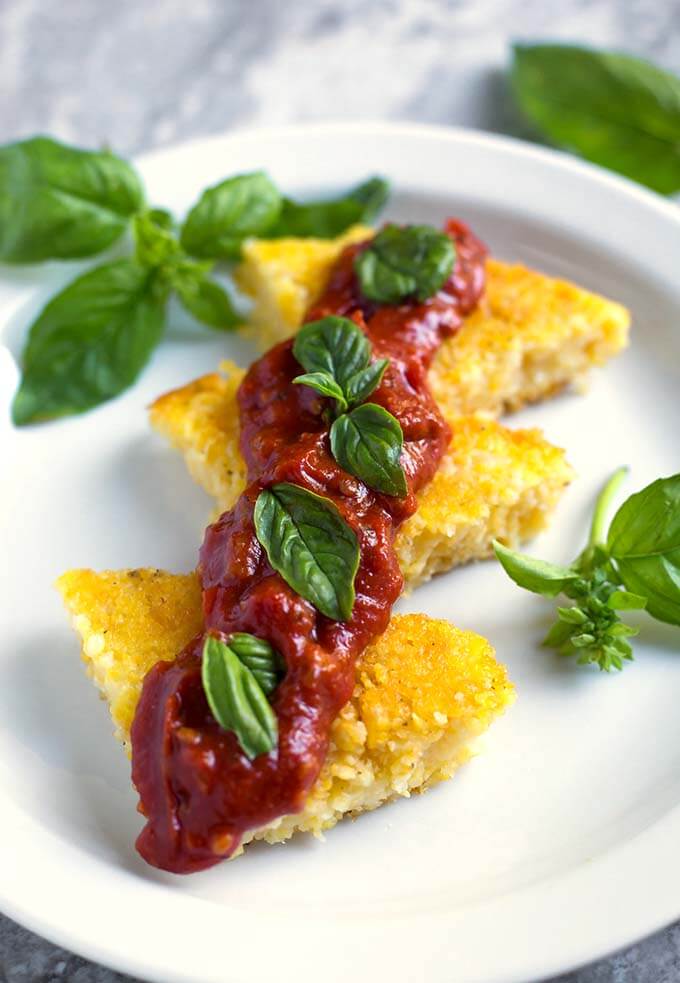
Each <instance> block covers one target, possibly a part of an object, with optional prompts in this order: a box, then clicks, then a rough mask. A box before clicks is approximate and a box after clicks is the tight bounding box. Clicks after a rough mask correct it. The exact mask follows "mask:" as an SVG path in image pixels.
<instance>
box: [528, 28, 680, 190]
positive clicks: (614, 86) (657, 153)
mask: <svg viewBox="0 0 680 983" xmlns="http://www.w3.org/2000/svg"><path fill="white" fill-rule="evenodd" d="M513 55H514V57H513V63H512V67H511V74H510V81H511V84H512V88H513V91H514V94H515V97H516V99H517V102H518V103H519V106H520V108H521V109H522V110H523V111H524V113H525V114H526V115H527V117H528V118H529V119H530V120H531V122H532V123H533V124H534V126H535V127H536V129H537V130H538V131H539V133H540V134H541V135H542V136H544V137H547V138H548V139H549V140H550V141H551V142H552V143H554V144H556V145H557V146H559V147H564V148H565V149H567V150H571V151H575V152H576V153H578V154H580V155H581V156H582V157H585V158H586V159H587V160H591V161H593V162H594V163H595V164H601V165H602V166H603V167H608V168H610V169H611V170H613V171H618V172H619V173H621V174H625V175H626V177H629V178H632V179H633V180H634V181H640V182H641V183H642V184H646V185H647V186H648V187H650V188H653V189H654V191H660V192H661V193H662V194H667V195H668V194H673V193H675V192H676V191H680V140H679V139H678V134H680V78H678V77H677V75H673V74H672V73H671V72H665V71H663V69H661V68H657V67H656V66H655V65H652V64H650V63H649V62H647V61H643V60H642V59H641V58H635V57H633V56H632V55H624V54H621V53H619V52H613V51H595V50H593V49H589V48H581V47H577V46H576V45H567V44H516V45H514V49H513Z"/></svg>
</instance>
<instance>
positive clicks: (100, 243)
mask: <svg viewBox="0 0 680 983" xmlns="http://www.w3.org/2000/svg"><path fill="white" fill-rule="evenodd" d="M143 202H144V192H143V190H142V185H141V182H140V180H139V178H138V176H137V174H136V172H135V170H134V169H133V168H132V167H131V166H130V165H129V164H127V163H126V162H125V161H124V160H121V159H120V157H116V156H115V155H114V154H112V153H109V152H108V151H99V152H96V151H88V150H77V149H76V148H74V147H67V146H65V145H64V144H63V143H58V142H57V141H56V140H52V139H50V138H49V137H34V138H33V139H31V140H22V141H20V142H19V143H10V144H6V145H5V146H4V147H0V261H2V262H5V263H38V262H40V261H42V260H46V259H75V258H78V257H82V256H93V255H94V254H95V253H99V252H101V251H102V250H103V249H106V248H107V246H110V245H111V244H112V243H113V242H115V241H116V239H118V237H119V236H120V235H121V234H122V233H123V232H124V230H125V228H126V226H127V223H128V220H129V218H130V217H131V216H132V215H133V214H134V213H135V212H136V211H138V209H140V208H141V207H142V205H143Z"/></svg>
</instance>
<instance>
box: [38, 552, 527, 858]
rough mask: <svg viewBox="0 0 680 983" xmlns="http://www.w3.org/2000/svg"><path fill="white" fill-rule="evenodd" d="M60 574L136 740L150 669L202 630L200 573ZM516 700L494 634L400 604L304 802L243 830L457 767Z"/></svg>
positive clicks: (295, 823) (122, 720)
mask: <svg viewBox="0 0 680 983" xmlns="http://www.w3.org/2000/svg"><path fill="white" fill-rule="evenodd" d="M57 586H58V588H59V591H60V592H61V594H62V597H63V598H64V602H65V604H66V606H67V608H68V610H69V611H70V613H71V616H72V619H73V625H74V628H75V629H76V631H77V632H78V634H79V635H80V637H81V639H82V643H83V648H82V654H83V659H84V661H85V663H86V665H87V669H88V672H89V673H90V675H91V676H92V677H93V679H94V682H95V683H96V685H97V686H98V687H99V689H100V691H101V693H102V695H103V696H104V698H105V699H106V700H107V701H108V704H109V708H110V711H111V716H112V718H113V722H114V725H115V729H116V736H117V737H118V738H119V739H120V740H122V741H124V742H128V740H129V732H130V725H131V723H132V719H133V716H134V712H135V707H136V705H137V700H138V698H139V693H140V690H141V686H142V682H143V679H144V676H145V675H146V673H147V672H148V670H149V669H150V668H151V667H152V666H153V665H155V663H156V662H157V661H158V660H159V659H174V657H175V656H176V655H177V653H178V652H179V651H180V650H181V649H182V647H183V646H184V645H185V644H186V643H187V642H188V641H189V640H190V639H191V638H192V637H193V636H194V635H195V634H196V633H197V632H198V631H200V628H201V625H202V615H201V593H200V585H199V582H198V578H197V576H196V575H195V574H188V575H185V576H180V575H176V574H170V573H164V572H163V571H160V570H123V571H118V572H104V573H95V572H94V571H92V570H72V571H70V572H69V573H66V574H64V575H63V576H62V577H61V578H60V579H59V581H58V583H57ZM513 700H514V689H513V686H512V684H511V683H510V681H509V680H508V677H507V673H506V670H505V668H504V666H502V665H501V664H500V663H499V662H497V661H496V659H495V658H494V653H493V649H492V647H491V645H490V644H489V642H487V641H486V640H485V639H483V638H481V637H480V636H479V635H476V634H474V633H473V632H470V631H461V630H459V629H457V628H454V627H453V626H452V625H451V624H449V623H448V622H446V621H440V620H436V619H433V618H427V617H425V616H424V615H417V614H414V615H395V616H394V617H393V618H392V621H391V623H390V626H389V627H388V629H387V631H386V632H385V633H384V635H382V636H381V637H380V638H379V639H378V640H377V642H375V643H374V644H373V645H372V646H370V648H368V649H367V650H366V651H365V652H364V653H363V655H362V656H361V657H360V659H359V661H358V663H357V682H356V686H355V689H354V693H353V695H352V698H351V700H350V701H349V703H347V704H346V706H345V707H344V709H343V710H342V712H341V713H340V715H339V717H338V718H337V719H336V720H335V723H334V724H333V727H332V730H331V743H330V748H329V752H328V755H327V757H326V761H325V764H324V766H323V768H322V771H321V773H320V775H319V777H318V779H317V781H316V783H315V785H314V786H313V788H312V791H311V793H310V795H309V797H308V799H307V802H306V804H305V808H304V811H303V812H301V813H298V814H296V815H288V816H284V817H282V818H281V819H279V820H277V821H276V822H274V823H271V824H270V825H268V826H266V827H263V828H261V829H258V830H256V831H252V832H251V833H250V834H248V836H247V837H246V838H245V841H244V842H248V840H251V839H264V840H267V841H268V842H270V843H275V842H279V841H281V840H285V839H288V838H289V837H290V836H292V835H293V833H295V832H298V831H306V832H311V833H315V834H317V835H319V834H320V833H321V832H322V831H323V830H325V829H329V828H330V827H331V826H334V825H335V824H336V823H337V822H338V820H340V819H341V818H342V817H343V816H344V815H347V814H349V815H357V814H359V813H361V812H365V811H367V810H369V809H375V808H377V807H378V806H380V805H382V804H383V803H384V802H388V801H389V800H391V799H395V798H397V797H399V796H408V795H410V794H411V792H416V791H424V790H425V789H426V788H428V787H429V786H431V785H434V784H435V783H436V782H439V781H441V780H442V779H445V778H450V777H451V775H453V773H454V772H455V771H456V769H457V768H458V767H459V766H460V765H461V764H463V763H464V762H465V761H467V760H468V759H469V758H470V756H471V755H472V754H473V753H474V750H475V739H476V738H477V737H478V735H480V734H481V733H482V732H483V731H485V730H486V728H487V727H488V726H489V724H490V723H491V722H492V721H493V719H494V718H495V717H497V716H498V715H499V714H500V713H502V712H503V710H504V709H505V708H506V707H507V706H509V705H510V704H511V703H512V702H513Z"/></svg>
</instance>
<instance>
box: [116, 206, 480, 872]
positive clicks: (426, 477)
mask: <svg viewBox="0 0 680 983" xmlns="http://www.w3.org/2000/svg"><path fill="white" fill-rule="evenodd" d="M446 231H447V233H448V234H449V235H450V236H451V238H452V239H453V241H454V242H455V245H456V263H455V267H454V271H453V273H452V275H451V277H450V278H449V280H448V281H447V282H446V283H445V284H444V286H443V287H442V289H441V290H440V291H439V292H438V293H437V294H435V295H434V296H433V297H431V298H430V299H429V300H427V301H425V302H424V303H404V304H401V305H398V306H397V305H389V306H388V305H378V304H374V303H370V302H367V301H366V300H365V299H364V298H363V297H362V296H361V294H360V292H359V287H358V284H357V281H356V277H355V275H354V271H353V264H354V258H355V256H356V254H357V251H358V250H359V249H361V248H365V245H364V246H351V247H348V248H347V249H346V250H345V251H344V252H343V254H342V255H341V257H340V259H339V261H338V263H337V265H336V267H335V269H334V271H333V273H332V275H331V278H330V282H329V284H328V287H327V289H326V291H325V293H324V295H323V296H322V297H321V298H320V300H319V301H318V302H317V303H316V304H315V305H314V306H313V308H312V309H311V310H310V311H309V312H308V315H307V320H309V321H311V320H316V319H317V318H320V317H324V316H325V315H328V314H336V315H343V316H346V317H350V318H352V319H353V320H354V321H355V322H356V324H358V325H359V326H360V327H361V328H362V329H363V330H364V331H365V332H366V334H367V336H368V338H369V339H370V342H371V344H372V347H373V355H374V357H375V358H383V357H387V358H389V359H390V365H389V367H388V369H387V371H386V373H385V376H384V378H383V381H382V383H381V385H380V387H379V388H378V389H377V390H376V391H375V392H374V393H373V395H372V396H371V397H370V398H371V400H372V401H374V402H376V403H379V404H380V405H382V406H384V407H385V408H386V409H387V410H389V411H390V412H391V413H392V414H394V416H395V417H396V418H397V419H398V420H399V422H400V424H401V426H402V430H403V432H404V451H403V455H402V464H403V467H404V470H405V472H406V475H407V483H408V489H409V491H408V495H407V497H406V498H404V499H397V498H392V497H389V496H385V495H381V494H378V493H375V492H372V491H371V490H370V489H368V488H367V487H366V486H365V485H364V484H363V483H362V482H360V481H359V480H357V479H355V478H353V477H352V476H350V475H348V474H347V473H346V472H344V471H343V470H342V469H341V468H340V467H339V466H338V465H337V464H336V462H335V460H334V459H333V457H332V456H331V453H330V449H329V440H328V424H327V423H326V422H325V421H324V418H323V414H322V412H321V411H322V409H323V406H324V405H325V403H324V400H322V398H321V397H320V396H318V395H317V394H316V393H315V392H314V391H313V390H311V389H309V388H307V387H305V386H295V385H293V384H292V380H293V378H294V377H295V376H296V375H298V374H299V373H300V372H301V371H302V370H301V367H300V365H299V364H298V363H297V362H296V360H295V358H294V357H293V354H292V341H291V340H288V341H285V342H282V343H281V344H279V345H276V346H275V347H274V348H272V349H271V350H270V351H269V352H268V353H267V354H266V355H264V356H263V357H262V358H260V359H259V360H258V361H257V362H255V363H254V365H253V366H252V367H251V369H250V371H249V372H248V373H247V375H246V377H245V378H244V380H243V382H242V384H241V387H240V389H239V393H238V402H239V409H240V420H241V451H242V453H243V456H244V458H245V460H246V462H247V466H248V480H249V482H250V483H249V485H248V487H247V489H246V490H245V491H244V493H243V494H242V495H241V497H240V499H239V500H238V502H237V503H236V505H235V507H234V508H233V509H231V510H230V511H228V512H225V513H224V514H223V515H222V516H220V518H219V519H218V520H217V522H215V523H214V524H213V525H211V526H209V527H208V529H207V530H206V534H205V539H204V542H203V546H202V548H201V552H200V564H199V571H200V576H201V582H202V588H203V610H204V623H205V631H206V632H208V631H209V632H212V633H224V634H225V635H228V634H229V633H231V632H234V631H245V632H251V633H252V634H254V635H257V636H259V637H261V638H265V639H267V640H268V641H269V642H270V643H271V644H272V645H273V646H274V647H275V648H276V649H278V651H279V652H280V653H281V655H282V656H283V658H284V660H285V663H286V674H285V677H284V678H283V680H282V682H281V683H280V684H279V686H278V688H277V689H276V691H275V692H274V694H273V696H272V706H273V709H274V711H275V713H276V716H277V719H278V727H279V744H278V747H277V748H275V749H274V750H272V751H271V752H270V753H269V754H264V755H260V756H259V757H258V758H255V760H253V761H250V760H249V759H248V758H247V756H246V755H245V754H244V753H243V751H242V750H241V748H240V746H239V744H238V741H237V740H236V737H235V736H234V735H233V734H232V733H229V732H226V731H224V730H223V729H222V728H221V727H220V726H219V725H218V724H217V722H216V721H215V719H214V718H213V716H212V714H211V712H210V710H209V707H208V704H207V701H206V698H205V695H204V692H203V688H202V684H201V650H202V645H203V639H204V634H201V635H199V636H198V637H197V638H195V639H194V640H193V641H192V642H190V643H189V645H188V646H187V647H186V648H185V649H184V651H183V652H182V653H181V654H180V655H179V656H178V657H177V659H176V660H175V661H172V662H159V663H158V664H157V665H156V666H154V667H153V668H152V669H151V670H150V672H149V673H148V674H147V676H146V678H145V680H144V684H143V688H142V693H141V697H140V700H139V704H138V707H137V711H136V714H135V718H134V721H133V725H132V733H131V736H132V778H133V781H134V784H135V786H136V788H137V791H138V793H139V797H140V806H139V808H140V812H142V814H143V815H144V816H145V817H146V819H147V821H146V825H145V827H144V829H143V830H142V832H141V834H140V835H139V838H138V840H137V849H138V850H139V852H140V854H141V855H142V857H144V859H145V860H147V861H148V862H149V863H150V864H153V865H154V866H156V867H160V868H162V869H164V870H169V871H173V872H175V873H189V872H192V871H197V870H203V869H205V868H207V867H211V866H212V865H213V864H216V863H218V862H219V861H221V860H224V859H225V858H227V857H229V856H231V855H232V854H233V853H234V852H235V851H236V850H237V849H238V847H239V845H240V843H241V839H242V836H243V834H244V833H245V832H246V831H248V830H252V829H256V828H257V827H260V826H263V825H265V824H267V823H270V822H271V821H272V820H274V819H276V818H278V817H279V816H282V815H285V814H288V813H295V812H299V811H300V810H301V809H302V808H303V807H304V802H305V798H306V796H307V795H308V793H309V790H310V788H311V786H312V785H313V784H314V782H315V780H316V778H317V776H318V774H319V771H320V770H321V767H322V765H323V762H324V758H325V755H326V751H327V747H328V740H329V732H330V728H331V724H332V723H333V720H334V719H335V717H336V716H337V714H338V713H339V712H340V710H341V709H342V707H343V705H344V704H345V703H346V702H347V700H348V699H349V697H350V696H351V693H352V689H353V686H354V676H355V669H354V667H355V662H356V659H357V657H358V655H359V654H360V653H361V652H362V651H363V650H364V649H365V648H366V647H367V646H368V645H369V644H370V643H371V641H372V640H373V639H374V638H376V637H377V636H378V635H380V634H381V633H382V632H383V631H384V630H385V628H386V627H387V624H388V621H389V617H390V612H391V608H392V605H393V604H394V602H395V601H396V600H397V598H398V597H399V594H400V593H401V590H402V586H403V578H402V575H401V572H400V570H399V565H398V563H397V558H396V555H395V551H394V546H393V542H394V535H395V531H396V529H397V528H398V527H399V525H400V524H401V523H402V522H404V520H405V519H407V518H408V517H409V516H410V515H412V514H413V512H414V511H415V509H416V495H417V493H418V492H419V491H420V490H421V489H422V488H423V487H424V486H425V485H426V484H427V483H428V482H429V481H430V480H431V479H432V477H433V475H434V473H435V471H436V470H437V467H438V466H439V463H440V461H441V458H442V456H443V454H444V453H445V451H446V448H447V446H448V444H449V441H450V439H451V431H450V428H449V426H448V425H447V423H446V422H445V420H444V419H443V417H442V415H441V413H440V411H439V409H438V407H437V405H436V403H435V401H434V399H433V397H432V395H431V393H430V391H429V388H428V385H427V370H428V368H429V366H430V363H431V362H432V359H433V357H434V355H435V353H436V351H437V349H438V347H439V345H440V344H441V341H442V339H444V338H445V337H448V336H451V335H452V334H454V333H455V332H456V331H457V330H458V328H459V327H460V325H461V323H462V318H463V317H464V316H465V315H466V314H467V313H469V312H470V311H471V310H472V309H473V308H474V306H475V304H476V303H477V301H478V299H479V297H480V296H481V294H482V291H483V289H484V257H485V254H486V250H485V248H484V246H483V245H482V244H481V243H480V242H479V240H478V239H476V238H475V236H474V235H473V234H472V233H471V232H470V231H469V229H468V228H467V227H466V226H465V225H464V224H463V223H462V222H458V221H455V220H450V221H449V222H448V223H447V225H446ZM279 481H289V482H293V483H295V484H298V485H302V486H304V487H305V488H308V489H310V490H311V491H314V492H316V493H317V494H320V495H324V496H325V497H327V498H329V499H331V500H332V501H333V502H334V503H335V504H336V506H337V507H338V509H339V510H340V512H341V514H342V515H343V517H344V518H345V520H346V521H347V522H348V523H349V525H350V526H351V527H352V529H354V531H355V533H356V535H357V537H358V540H359V545H360V551H361V562H360V566H359V571H358V573H357V576H356V581H355V587H356V602H355V605H354V610H353V613H352V617H351V619H350V620H349V621H347V622H335V621H332V620H330V619H329V618H327V617H325V616H324V615H322V614H320V613H319V612H318V611H316V609H315V608H314V607H313V606H312V605H311V604H310V603H309V602H308V601H305V600H304V599H303V598H301V597H300V596H299V595H297V594H296V593H295V591H293V590H292V589H291V588H290V587H289V586H288V585H287V584H286V583H285V581H284V580H283V579H282V578H281V577H280V576H279V575H278V574H277V573H275V572H274V571H273V570H272V568H271V566H270V565H269V563H268V560H267V556H266V553H265V551H264V550H263V548H262V547H261V545H260V544H259V542H258V540H257V539H256V537H255V531H254V527H253V508H254V505H255V500H256V499H257V496H258V494H259V492H260V491H261V490H262V488H265V487H267V486H269V485H271V484H273V483H275V482H279Z"/></svg>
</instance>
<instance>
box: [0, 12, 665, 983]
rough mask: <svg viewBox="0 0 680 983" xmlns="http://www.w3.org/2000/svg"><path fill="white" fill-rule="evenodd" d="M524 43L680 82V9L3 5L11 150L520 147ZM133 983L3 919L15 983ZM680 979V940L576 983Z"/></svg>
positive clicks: (628, 956) (1, 124)
mask: <svg viewBox="0 0 680 983" xmlns="http://www.w3.org/2000/svg"><path fill="white" fill-rule="evenodd" d="M512 38H517V39H538V38H555V39H563V40H572V41H580V42H585V43H589V44H592V45H599V46H608V47H618V48H624V49H627V50H629V51H632V52H635V53H639V54H641V55H643V56H647V57H650V58H652V59H654V60H655V61H657V62H658V63H659V64H661V65H665V66H667V67H668V68H671V69H674V70H675V71H678V70H680V0H448V2H447V0H343V2H342V3H339V2H338V0H189V2H188V3H187V2H186V0H116V2H115V3H109V2H106V0H59V2H55V0H52V2H50V0H0V142H4V141H7V140H10V139H14V138H17V137H20V136H27V135H30V134H33V133H35V132H36V131H45V132H49V133H51V134H53V135H56V136H59V137H61V138H63V139H65V140H69V141H73V142H77V143H81V144H85V145H87V144H97V143H100V142H107V143H109V144H111V145H112V146H113V147H114V148H116V149H117V150H119V151H121V152H122V153H134V152H137V151H140V150H143V149H146V148H149V147H152V146H159V145H164V144H168V143H172V142H173V141H177V140H185V139H187V138H188V137H193V136H199V135H206V134H210V133H218V132H222V131H224V130H227V129H229V128H231V127H234V126H238V127H242V126H252V125H270V124H280V123H287V122H301V121H306V120H321V119H378V118H383V119H411V120H421V121H426V122H438V123H452V124H462V125H466V126H474V127H478V128H484V129H490V130H497V131H502V132H511V133H516V134H517V133H519V134H521V132H522V130H521V124H520V123H519V121H518V120H517V118H516V116H515V114H514V112H513V110H512V107H511V105H510V102H509V100H508V97H507V93H506V90H505V86H504V81H503V71H504V66H505V64H506V61H507V52H508V42H509V41H510V40H511V39H512ZM0 876H2V875H1V873H0ZM602 917H603V918H606V917H607V913H606V912H603V913H602ZM125 979H128V978H127V977H123V976H120V975H119V974H116V973H112V972H109V971H107V970H105V969H102V968H100V967H97V966H94V965H92V964H90V963H88V962H86V961H84V960H82V959H80V958H78V957H76V956H73V955H71V954H69V953H68V952H65V951H64V950H61V949H57V948H55V947H54V946H52V945H50V944H49V943H47V942H45V941H43V940H42V939H40V938H38V937H37V936H35V935H32V934H30V933H29V932H26V931H25V930H24V929H23V928H20V927H19V926H17V925H15V924H14V923H13V922H11V921H9V920H8V919H3V918H2V916H0V980H1V981H3V983H56V981H62V980H64V981H69V983H122V981H123V980H125ZM676 980H677V981H680V925H675V926H673V927H672V928H669V929H667V930H666V931H664V932H661V933H659V934H657V935H655V936H653V937H652V938H650V939H648V940H646V941H645V942H642V943H640V944H639V945H636V946H633V948H631V949H629V950H628V951H627V952H624V953H622V954H620V955H617V956H614V957H612V958H610V959H607V960H604V961H602V962H600V963H597V964H596V965H594V966H590V967H587V968H585V969H582V970H580V971H577V972H574V973H570V974H567V975H566V976H561V977H560V978H559V983H671V981H676ZM244 983H245V981H244ZM555 983H557V981H555Z"/></svg>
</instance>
